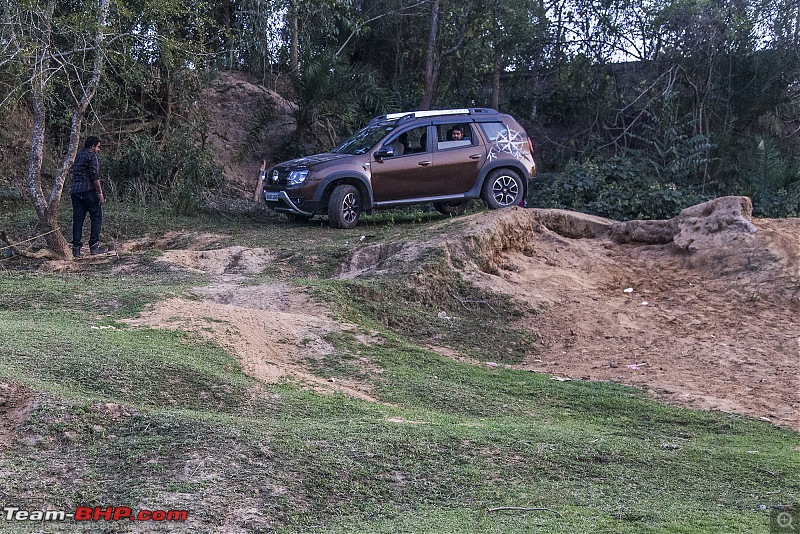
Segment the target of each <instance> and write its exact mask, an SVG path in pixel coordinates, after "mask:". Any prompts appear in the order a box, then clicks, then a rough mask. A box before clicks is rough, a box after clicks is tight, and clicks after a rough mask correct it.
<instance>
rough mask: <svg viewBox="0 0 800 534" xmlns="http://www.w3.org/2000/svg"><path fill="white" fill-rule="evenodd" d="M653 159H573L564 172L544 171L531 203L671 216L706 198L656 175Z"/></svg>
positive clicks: (622, 216) (617, 214)
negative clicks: (583, 160) (651, 160)
mask: <svg viewBox="0 0 800 534" xmlns="http://www.w3.org/2000/svg"><path fill="white" fill-rule="evenodd" d="M654 174H655V173H653V170H652V165H651V163H649V162H647V161H643V160H635V159H630V158H626V159H622V158H612V159H608V160H604V161H598V160H592V161H588V162H585V163H578V162H575V161H572V162H570V163H569V164H568V165H567V166H566V168H565V169H564V171H563V172H557V173H543V174H542V175H541V176H540V179H539V180H537V181H536V182H535V183H534V187H533V189H532V193H531V201H530V205H532V206H536V207H543V208H560V209H568V210H574V211H581V212H585V213H590V214H592V215H598V216H601V217H608V218H611V219H615V220H630V219H669V218H671V217H674V216H675V215H677V214H678V212H680V210H681V209H683V208H685V207H687V206H690V205H692V204H696V203H698V202H702V201H703V200H704V199H703V198H702V197H701V196H700V195H698V194H696V193H694V192H693V191H691V190H686V189H683V190H682V189H680V188H679V187H678V186H677V185H676V184H675V183H673V182H662V181H660V180H659V179H658V178H656V177H654Z"/></svg>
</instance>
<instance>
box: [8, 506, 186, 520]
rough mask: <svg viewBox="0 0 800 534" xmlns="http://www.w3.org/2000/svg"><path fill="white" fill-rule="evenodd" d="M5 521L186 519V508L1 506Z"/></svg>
mask: <svg viewBox="0 0 800 534" xmlns="http://www.w3.org/2000/svg"><path fill="white" fill-rule="evenodd" d="M1 517H2V518H3V519H4V520H6V521H20V522H23V521H159V522H170V521H176V522H180V521H186V518H187V517H189V512H188V511H187V510H136V511H135V510H133V509H132V508H128V507H127V506H78V507H77V508H76V509H75V511H69V512H68V511H66V510H23V509H22V508H18V507H16V506H5V507H3V508H2V516H1Z"/></svg>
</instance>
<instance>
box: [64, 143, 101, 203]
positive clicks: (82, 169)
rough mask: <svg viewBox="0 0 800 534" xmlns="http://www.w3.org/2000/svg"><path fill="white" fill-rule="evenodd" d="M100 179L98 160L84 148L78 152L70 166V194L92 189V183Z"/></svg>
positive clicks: (95, 155)
mask: <svg viewBox="0 0 800 534" xmlns="http://www.w3.org/2000/svg"><path fill="white" fill-rule="evenodd" d="M99 179H100V160H99V159H98V158H97V154H95V153H94V152H92V151H91V150H89V149H88V148H84V149H83V150H81V151H80V152H78V155H77V157H76V158H75V163H73V164H72V184H71V185H70V193H83V192H84V191H91V190H92V189H94V185H93V184H94V182H95V181H96V180H99Z"/></svg>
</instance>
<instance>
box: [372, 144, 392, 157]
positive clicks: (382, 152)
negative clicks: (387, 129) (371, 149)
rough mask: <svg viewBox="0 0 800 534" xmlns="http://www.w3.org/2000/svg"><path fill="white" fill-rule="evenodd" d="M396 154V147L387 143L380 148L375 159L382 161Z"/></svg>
mask: <svg viewBox="0 0 800 534" xmlns="http://www.w3.org/2000/svg"><path fill="white" fill-rule="evenodd" d="M393 156H394V147H393V146H392V145H386V146H383V147H381V148H379V149H378V151H377V152H375V159H376V160H378V161H380V160H382V159H383V158H391V157H393Z"/></svg>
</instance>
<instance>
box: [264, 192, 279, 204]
mask: <svg viewBox="0 0 800 534" xmlns="http://www.w3.org/2000/svg"><path fill="white" fill-rule="evenodd" d="M264 198H265V199H266V200H267V202H277V201H278V193H264Z"/></svg>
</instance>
